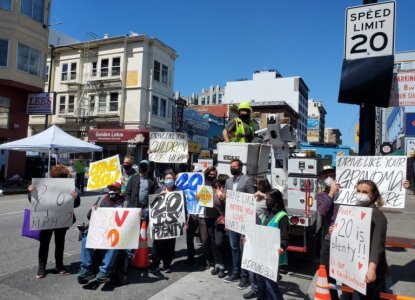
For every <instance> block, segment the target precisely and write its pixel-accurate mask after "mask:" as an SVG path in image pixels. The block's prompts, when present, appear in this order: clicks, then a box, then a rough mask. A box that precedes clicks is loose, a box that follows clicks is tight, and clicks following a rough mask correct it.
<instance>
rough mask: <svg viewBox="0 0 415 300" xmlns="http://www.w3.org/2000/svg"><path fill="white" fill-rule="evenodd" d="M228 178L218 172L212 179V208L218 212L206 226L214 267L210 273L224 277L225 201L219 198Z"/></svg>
mask: <svg viewBox="0 0 415 300" xmlns="http://www.w3.org/2000/svg"><path fill="white" fill-rule="evenodd" d="M228 178H229V176H228V175H225V174H219V175H218V177H217V178H216V179H215V180H214V181H213V189H214V194H213V204H214V209H216V210H217V212H218V217H217V218H216V220H215V222H214V224H213V225H214V226H213V228H212V227H208V234H209V238H210V243H211V245H212V248H213V258H214V262H215V267H214V269H213V270H212V271H211V274H212V275H218V277H219V278H224V277H225V265H224V258H223V257H224V255H223V251H224V249H223V238H224V236H225V202H224V201H223V200H221V199H220V195H222V194H223V193H224V192H225V183H226V180H227V179H228Z"/></svg>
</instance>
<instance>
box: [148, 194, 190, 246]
mask: <svg viewBox="0 0 415 300" xmlns="http://www.w3.org/2000/svg"><path fill="white" fill-rule="evenodd" d="M149 214H150V232H151V237H152V238H153V239H155V240H162V239H170V238H176V237H179V236H181V235H183V234H184V225H185V224H186V218H185V210H184V199H183V192H181V191H176V192H171V193H166V194H159V195H150V212H149Z"/></svg>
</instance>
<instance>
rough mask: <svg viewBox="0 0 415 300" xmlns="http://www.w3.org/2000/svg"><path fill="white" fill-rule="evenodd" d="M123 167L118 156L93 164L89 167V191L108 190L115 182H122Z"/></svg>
mask: <svg viewBox="0 0 415 300" xmlns="http://www.w3.org/2000/svg"><path fill="white" fill-rule="evenodd" d="M121 174H122V173H121V165H120V158H119V156H118V155H114V156H111V157H108V158H105V159H103V160H99V161H96V162H93V163H91V164H90V165H89V177H88V185H87V187H86V190H87V191H93V190H98V189H102V188H106V187H107V185H109V184H112V183H114V182H121Z"/></svg>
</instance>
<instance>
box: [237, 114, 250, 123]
mask: <svg viewBox="0 0 415 300" xmlns="http://www.w3.org/2000/svg"><path fill="white" fill-rule="evenodd" d="M238 117H239V119H241V120H242V121H244V122H247V121H249V114H243V115H242V114H239V116H238Z"/></svg>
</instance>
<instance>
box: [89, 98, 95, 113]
mask: <svg viewBox="0 0 415 300" xmlns="http://www.w3.org/2000/svg"><path fill="white" fill-rule="evenodd" d="M89 111H90V112H94V111H95V95H90V96H89Z"/></svg>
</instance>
